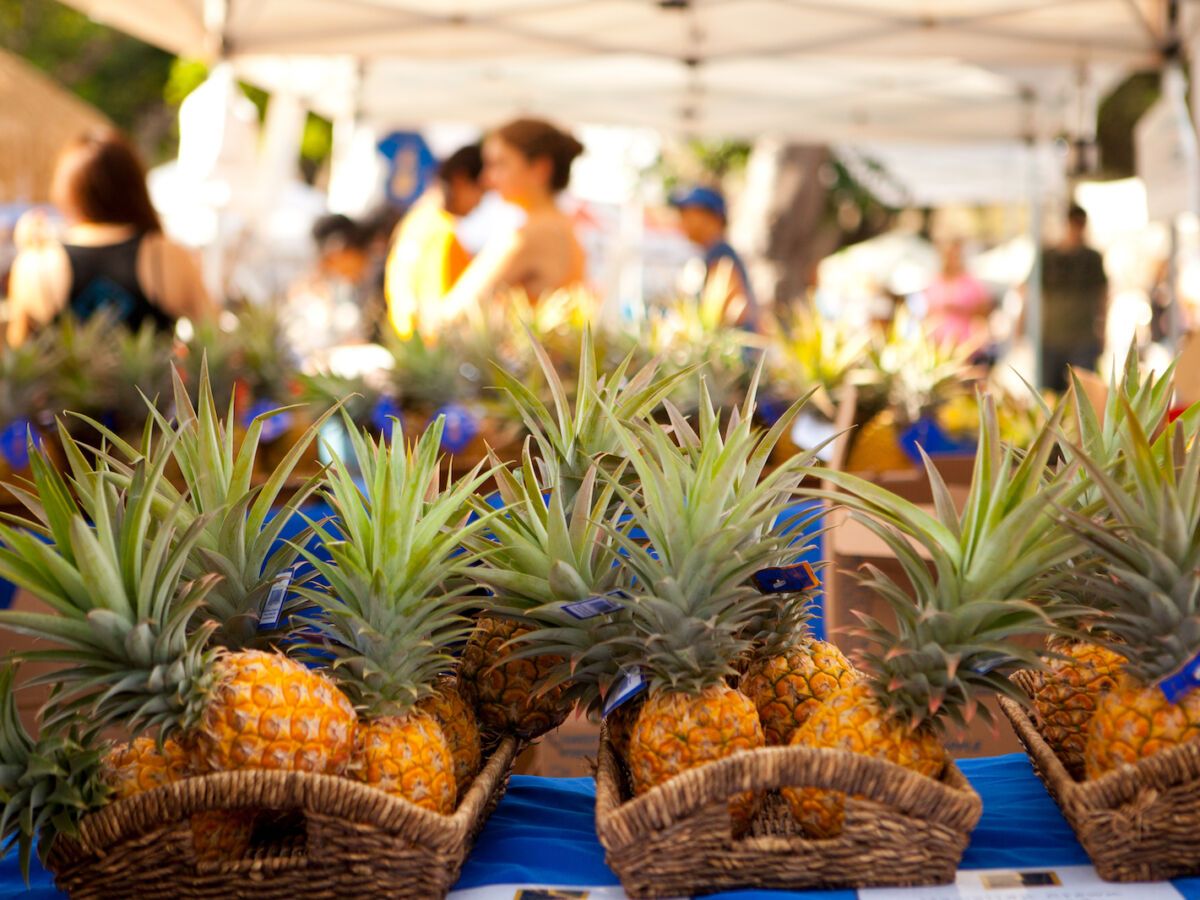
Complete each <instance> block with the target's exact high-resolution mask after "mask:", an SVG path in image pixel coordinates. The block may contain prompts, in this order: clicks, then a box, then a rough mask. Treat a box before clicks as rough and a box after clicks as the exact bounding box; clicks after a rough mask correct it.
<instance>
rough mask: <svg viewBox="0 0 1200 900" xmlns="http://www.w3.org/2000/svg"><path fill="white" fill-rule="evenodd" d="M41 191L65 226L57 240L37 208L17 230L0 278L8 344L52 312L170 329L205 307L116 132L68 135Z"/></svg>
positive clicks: (190, 264) (190, 267)
mask: <svg viewBox="0 0 1200 900" xmlns="http://www.w3.org/2000/svg"><path fill="white" fill-rule="evenodd" d="M51 196H52V199H53V200H54V204H55V206H57V207H58V209H59V210H60V211H61V212H62V214H63V216H64V217H65V218H66V221H67V228H66V230H65V232H64V234H63V235H62V237H63V240H61V241H59V240H57V239H56V238H55V236H54V235H53V234H52V233H51V230H50V228H49V227H48V225H47V223H46V221H45V218H44V215H43V214H41V213H40V212H39V213H35V214H34V216H35V218H34V219H32V220H31V221H28V222H26V223H25V224H24V227H23V228H22V229H21V235H22V237H21V243H20V244H19V246H18V250H19V252H18V255H17V258H16V260H15V261H14V263H13V270H12V275H11V276H10V281H9V298H10V300H9V321H8V340H9V343H11V344H19V343H21V342H22V341H23V340H25V338H26V337H27V336H28V335H29V333H30V332H31V331H34V330H36V329H37V328H40V327H42V326H44V325H47V324H49V323H51V322H53V321H54V320H55V319H57V318H59V317H60V316H62V315H73V316H75V317H76V318H79V319H87V318H89V317H91V316H92V315H94V314H96V313H98V312H101V311H103V312H104V313H105V314H107V315H110V316H111V317H112V318H113V320H114V321H115V322H119V323H121V324H124V325H127V326H129V327H130V328H134V329H136V328H139V327H141V325H142V324H143V323H145V322H152V323H153V324H154V326H155V327H156V328H159V329H162V330H163V331H172V330H174V328H175V321H176V320H177V319H180V318H183V317H188V318H192V319H194V318H197V317H199V316H203V315H206V314H207V313H208V312H209V311H210V308H211V304H210V302H209V299H208V295H207V294H206V293H205V290H204V285H203V282H202V281H201V279H200V273H199V270H198V269H197V267H196V264H195V262H194V261H193V260H192V257H191V254H190V253H189V252H188V251H187V250H185V249H184V248H182V247H180V246H178V245H177V244H174V243H172V242H171V241H169V240H168V239H167V238H166V237H165V236H164V235H163V233H162V225H161V224H160V223H159V220H158V213H156V212H155V210H154V206H153V205H152V204H151V202H150V195H149V193H148V192H147V190H146V173H145V170H144V169H143V168H142V164H141V162H140V160H139V159H138V157H137V154H136V153H135V152H134V150H133V148H132V147H130V145H129V143H128V142H127V141H126V140H125V139H124V138H123V137H122V136H121V135H120V134H118V133H116V132H114V131H100V132H95V133H90V134H87V135H84V136H83V137H80V138H78V139H76V140H74V141H72V142H71V143H70V144H68V145H67V147H66V148H65V149H64V150H63V152H62V154H61V155H60V157H59V160H58V165H57V167H56V169H55V172H54V182H53V184H52V187H51Z"/></svg>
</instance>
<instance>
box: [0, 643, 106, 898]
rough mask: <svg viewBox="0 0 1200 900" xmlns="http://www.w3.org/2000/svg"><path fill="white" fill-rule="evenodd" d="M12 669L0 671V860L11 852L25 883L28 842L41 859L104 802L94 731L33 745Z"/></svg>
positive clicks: (47, 732)
mask: <svg viewBox="0 0 1200 900" xmlns="http://www.w3.org/2000/svg"><path fill="white" fill-rule="evenodd" d="M15 673H16V670H15V667H14V666H13V665H12V664H11V663H6V664H5V665H4V666H3V667H2V668H0V803H2V804H3V811H2V812H0V856H6V855H7V854H8V853H10V852H11V851H12V849H13V848H14V847H16V849H17V853H18V856H19V859H20V863H21V874H22V875H23V876H24V878H25V882H26V884H28V883H29V863H30V857H31V856H32V851H33V841H34V839H35V838H37V839H38V847H39V851H40V853H41V855H42V858H43V859H44V858H45V855H46V853H47V852H49V850H50V847H51V846H52V845H53V843H54V839H55V838H56V837H57V836H58V835H60V834H65V835H74V834H76V833H77V830H78V825H79V821H80V820H81V819H82V818H83V817H84V816H85V815H86V814H87V813H89V812H92V811H93V810H96V809H99V808H100V807H101V806H103V805H104V803H105V802H106V801H107V800H108V795H109V793H110V792H109V789H108V788H107V787H106V786H105V784H104V781H103V778H102V777H101V765H100V764H101V755H100V752H99V750H97V749H95V740H94V736H95V730H94V729H93V730H90V731H87V732H84V733H82V734H80V733H70V734H67V733H62V732H58V731H55V730H53V729H43V734H42V736H41V737H39V738H38V739H37V740H36V741H35V740H34V739H33V738H32V737H30V736H29V733H28V732H27V731H26V730H25V726H24V725H22V724H21V719H20V716H19V715H18V714H17V703H16V695H15V693H14V690H13V688H14V684H15Z"/></svg>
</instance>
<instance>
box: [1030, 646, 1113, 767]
mask: <svg viewBox="0 0 1200 900" xmlns="http://www.w3.org/2000/svg"><path fill="white" fill-rule="evenodd" d="M1055 649H1056V650H1057V651H1058V653H1061V654H1062V656H1055V657H1051V658H1050V659H1049V660H1048V661H1047V668H1046V671H1045V672H1044V673H1041V674H1040V676H1039V678H1038V680H1037V687H1036V688H1035V690H1034V692H1033V697H1032V699H1033V710H1034V713H1035V715H1036V716H1037V724H1038V731H1040V732H1041V735H1042V737H1043V738H1045V740H1046V743H1047V744H1049V745H1050V748H1051V749H1052V750H1053V751H1054V752H1055V753H1056V754H1058V757H1059V759H1061V760H1062V763H1063V765H1064V766H1066V768H1067V771H1069V772H1071V773H1073V774H1076V775H1078V774H1080V773H1081V772H1082V771H1083V751H1084V745H1085V744H1086V743H1087V729H1088V725H1089V724H1090V723H1091V720H1092V715H1093V714H1094V713H1095V711H1096V706H1097V704H1098V703H1099V702H1100V697H1101V696H1102V695H1103V694H1105V693H1107V692H1108V691H1110V690H1112V688H1113V687H1115V686H1116V683H1117V678H1118V677H1119V676H1120V671H1121V667H1122V666H1123V665H1124V663H1125V660H1124V659H1123V658H1122V657H1121V656H1120V655H1119V654H1117V653H1114V652H1113V651H1112V650H1110V649H1108V648H1107V647H1104V646H1102V645H1100V644H1095V643H1092V642H1090V641H1070V642H1066V643H1063V644H1061V645H1059V646H1057V647H1056V648H1055Z"/></svg>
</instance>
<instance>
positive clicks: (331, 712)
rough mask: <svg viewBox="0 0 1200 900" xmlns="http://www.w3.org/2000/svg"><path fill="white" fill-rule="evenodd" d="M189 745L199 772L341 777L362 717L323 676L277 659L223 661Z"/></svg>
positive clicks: (245, 654) (254, 654) (257, 654)
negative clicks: (267, 771)
mask: <svg viewBox="0 0 1200 900" xmlns="http://www.w3.org/2000/svg"><path fill="white" fill-rule="evenodd" d="M214 675H215V676H216V684H215V687H214V690H213V692H212V695H211V696H210V698H209V701H208V703H207V704H206V706H205V709H204V715H203V719H202V721H201V723H200V725H199V726H198V727H197V728H196V730H195V731H194V733H193V734H192V735H191V737H192V747H191V757H192V768H193V769H194V770H195V771H196V772H200V773H207V772H227V771H234V770H238V769H276V770H283V771H291V772H313V773H317V774H325V775H341V774H342V773H343V772H344V771H345V769H346V765H347V764H348V763H349V761H350V756H351V753H352V751H353V746H354V729H355V723H356V720H357V716H356V715H355V712H354V707H353V705H352V704H351V703H350V700H349V699H348V698H347V697H346V695H345V694H343V693H342V692H341V691H340V690H338V688H337V687H336V686H335V685H334V684H333V682H332V681H330V680H329V678H327V677H326V676H325V675H323V674H321V673H319V672H315V671H313V670H311V669H308V668H305V667H304V666H302V665H301V664H300V663H298V662H296V661H295V660H292V659H288V658H287V657H285V656H282V655H281V654H278V653H267V652H264V651H260V650H245V651H240V652H237V653H227V654H224V655H222V656H221V657H220V658H219V659H218V661H217V663H216V665H215V666H214Z"/></svg>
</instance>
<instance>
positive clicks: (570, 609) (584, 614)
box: [563, 591, 629, 621]
mask: <svg viewBox="0 0 1200 900" xmlns="http://www.w3.org/2000/svg"><path fill="white" fill-rule="evenodd" d="M627 600H629V595H628V594H627V593H625V592H624V591H609V592H608V593H607V594H593V595H592V596H591V597H588V598H587V599H586V600H576V601H575V602H574V603H567V604H565V605H564V606H563V612H565V613H567V614H568V615H571V616H574V617H575V618H576V619H579V620H580V621H582V620H584V619H594V618H595V617H596V616H603V615H606V614H608V613H615V612H620V611H621V610H623V609H624V608H625V604H624V603H623V602H621V601H627Z"/></svg>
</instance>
